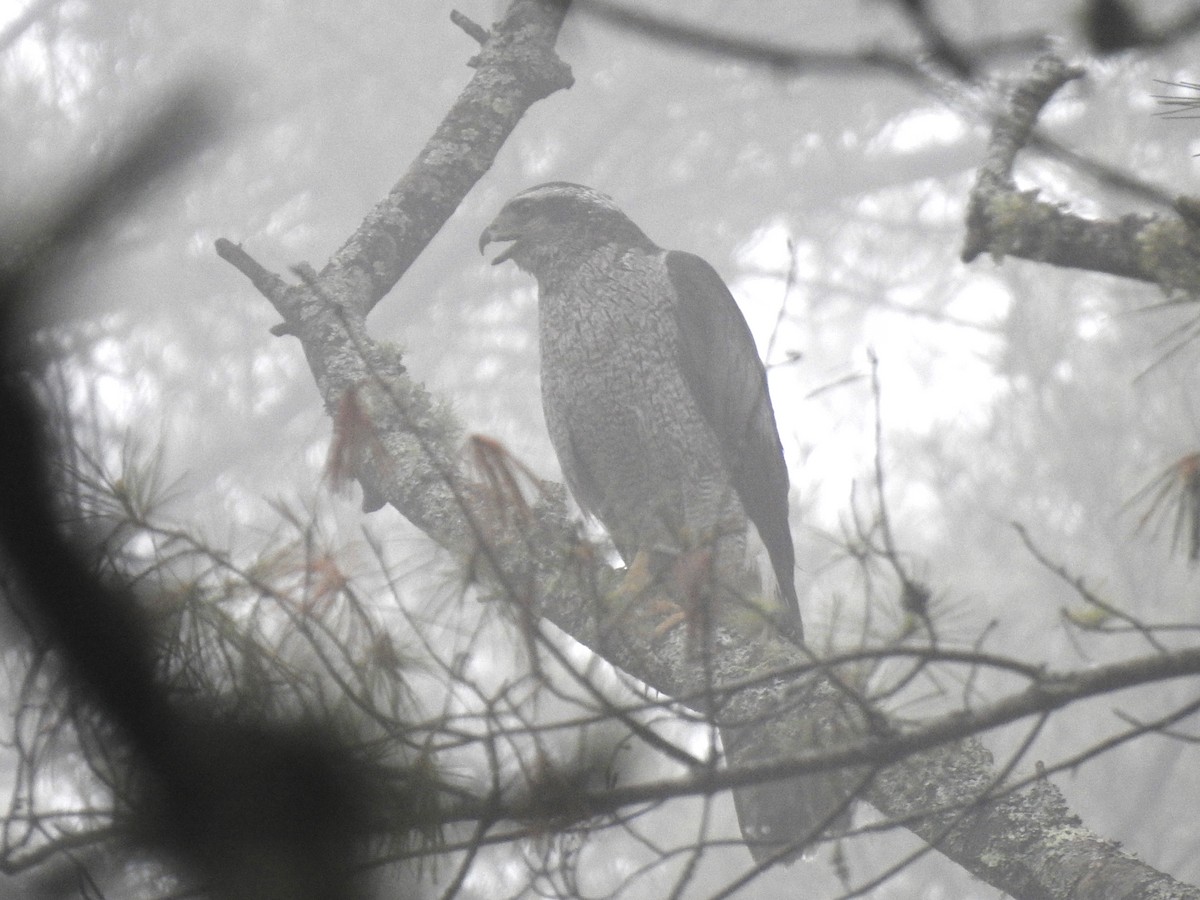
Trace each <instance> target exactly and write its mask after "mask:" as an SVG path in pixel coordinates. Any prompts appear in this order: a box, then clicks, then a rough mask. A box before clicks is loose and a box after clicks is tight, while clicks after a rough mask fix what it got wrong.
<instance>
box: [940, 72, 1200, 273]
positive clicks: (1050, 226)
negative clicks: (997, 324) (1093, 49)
mask: <svg viewBox="0 0 1200 900" xmlns="http://www.w3.org/2000/svg"><path fill="white" fill-rule="evenodd" d="M1082 75H1083V70H1082V69H1079V68H1076V67H1071V66H1068V65H1066V63H1064V62H1063V61H1062V60H1060V59H1058V58H1057V57H1054V56H1047V57H1043V58H1042V59H1041V60H1039V61H1038V63H1037V64H1036V65H1035V66H1034V67H1033V70H1032V71H1031V72H1030V74H1029V76H1028V77H1027V78H1026V79H1025V81H1024V82H1022V83H1021V84H1020V85H1019V86H1018V87H1017V88H1016V90H1015V91H1014V92H1013V95H1012V98H1011V100H1010V103H1009V109H1008V112H1007V114H1006V115H1002V116H999V117H997V119H996V122H995V125H994V127H993V129H992V137H991V142H990V145H989V150H988V155H987V158H986V159H985V161H984V163H983V165H982V166H980V169H979V175H978V177H977V178H976V181H975V186H974V188H973V189H972V191H971V197H970V206H969V211H968V215H967V234H966V238H965V242H964V246H963V251H962V259H963V262H971V261H972V260H974V259H975V258H976V257H977V256H979V255H980V254H981V253H990V254H991V255H992V257H993V258H994V259H996V260H997V261H999V260H1001V259H1003V258H1004V257H1005V256H1017V257H1021V258H1023V259H1030V260H1034V261H1037V262H1045V263H1050V264H1051V265H1056V266H1064V267H1068V268H1075V269H1087V270H1091V271H1094V272H1104V273H1107V274H1110V275H1117V276H1120V277H1122V278H1133V279H1136V280H1138V281H1146V282H1150V283H1153V284H1157V285H1159V286H1160V287H1161V288H1162V289H1163V290H1164V291H1166V292H1168V293H1176V292H1182V293H1187V294H1195V293H1196V292H1197V291H1200V262H1197V260H1200V232H1198V231H1197V229H1196V227H1195V226H1193V225H1192V224H1191V223H1190V222H1188V221H1187V220H1186V219H1172V220H1164V219H1162V218H1159V217H1157V216H1145V215H1133V214H1131V215H1126V216H1122V217H1121V218H1120V219H1118V220H1116V221H1105V220H1096V219H1086V218H1083V217H1082V216H1077V215H1074V214H1073V213H1069V212H1067V211H1066V210H1065V209H1063V208H1062V207H1061V206H1060V205H1058V204H1053V203H1048V202H1046V201H1044V200H1042V199H1040V197H1039V194H1038V192H1037V191H1036V190H1030V191H1019V190H1018V189H1017V187H1016V183H1015V181H1014V179H1013V167H1014V165H1015V163H1016V158H1017V155H1018V153H1020V151H1021V150H1022V149H1024V147H1025V146H1026V145H1027V144H1028V143H1029V142H1030V139H1031V135H1032V132H1033V126H1034V124H1035V123H1036V121H1037V118H1038V116H1039V115H1040V114H1041V111H1042V109H1043V107H1044V106H1045V105H1046V103H1048V102H1049V100H1050V98H1051V97H1052V96H1053V95H1054V94H1055V92H1057V91H1058V89H1059V88H1061V87H1062V86H1063V85H1064V84H1066V83H1067V82H1068V81H1071V80H1073V79H1075V78H1079V77H1081V76H1082ZM1178 203H1179V201H1177V205H1178Z"/></svg>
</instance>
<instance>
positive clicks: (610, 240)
mask: <svg viewBox="0 0 1200 900" xmlns="http://www.w3.org/2000/svg"><path fill="white" fill-rule="evenodd" d="M493 241H510V242H511V243H510V244H509V245H508V247H507V248H506V249H505V250H504V251H503V252H502V253H500V255H499V256H497V257H496V259H495V260H494V262H493V265H496V264H499V263H502V262H505V261H506V260H512V261H513V262H515V263H516V264H517V265H518V266H519V267H520V268H521V269H522V270H523V271H525V272H528V273H530V274H531V275H533V276H534V277H535V278H536V279H537V283H538V318H539V344H540V350H541V373H542V404H543V407H544V411H545V417H546V423H547V426H548V428H549V432H550V438H551V442H552V443H553V445H554V449H555V452H556V454H557V456H558V460H559V463H560V464H561V466H562V470H563V475H564V476H565V478H566V482H567V485H568V487H569V488H570V490H571V492H572V494H573V495H574V497H575V499H576V500H577V501H578V503H579V505H580V507H582V508H583V510H584V511H585V512H587V513H590V514H591V515H594V516H595V517H596V518H597V519H599V520H600V522H601V523H603V525H604V526H605V528H606V530H607V531H608V533H609V535H610V536H611V537H612V540H613V543H614V544H615V545H616V547H617V550H618V552H619V553H620V554H621V556H622V557H623V558H624V560H625V562H626V565H627V574H626V576H625V581H626V582H628V581H630V579H632V578H634V573H635V572H637V573H640V577H641V578H642V579H643V582H648V583H650V584H652V585H653V584H654V582H655V579H658V584H659V585H665V586H667V587H668V588H670V589H671V590H670V591H669V592H668V596H669V595H670V594H671V593H674V595H675V598H677V599H678V601H679V603H678V605H679V606H680V607H682V608H683V609H684V610H685V612H684V615H685V616H686V615H688V612H687V608H688V606H689V605H692V606H695V605H696V595H701V597H702V599H703V602H704V603H705V604H709V605H716V606H720V607H721V610H720V611H722V612H724V611H726V610H728V608H729V607H728V604H731V603H736V604H740V605H741V606H743V607H744V608H746V609H747V610H752V611H754V612H755V614H757V615H758V616H759V617H760V618H761V620H762V621H763V622H764V624H765V625H769V626H770V627H773V628H775V629H777V630H778V631H779V632H780V633H782V634H783V635H784V636H785V637H788V638H790V639H791V640H793V641H795V642H796V643H801V642H802V640H803V630H802V627H801V622H800V606H799V602H798V601H797V598H796V588H795V584H794V573H793V570H794V566H795V557H794V551H793V548H792V538H791V531H790V529H789V526H788V499H787V495H788V471H787V465H786V463H785V461H784V456H783V448H782V445H781V443H780V440H779V433H778V430H777V428H776V425H775V414H774V411H773V409H772V406H771V397H770V394H769V392H768V389H767V376H766V370H765V369H764V367H763V364H762V362H761V360H760V359H759V357H758V351H757V349H756V347H755V344H754V339H753V337H752V335H751V333H750V329H749V327H748V326H747V325H746V321H745V319H744V318H743V317H742V314H741V312H740V311H739V309H738V307H737V304H736V302H735V301H734V299H733V296H732V295H731V294H730V293H729V289H728V288H727V287H726V286H725V283H724V282H723V281H722V280H721V277H720V276H719V275H718V274H717V272H716V270H714V269H713V267H712V266H710V265H709V264H708V263H707V262H705V261H704V260H702V259H701V258H700V257H698V256H694V255H692V254H690V253H683V252H679V251H668V250H663V249H662V248H661V247H659V246H657V245H656V244H655V243H654V242H653V241H651V240H650V239H649V238H648V237H647V236H646V235H645V234H644V233H643V232H642V230H641V229H640V228H638V226H637V225H635V224H634V223H633V222H632V221H631V220H630V219H629V218H628V217H626V216H625V214H624V213H622V212H621V210H620V209H618V208H617V206H616V204H615V203H614V202H613V201H612V200H611V199H610V198H609V197H607V196H605V195H604V194H601V193H599V192H598V191H595V190H592V189H591V188H588V187H584V186H583V185H579V184H571V183H567V182H561V181H556V182H550V183H547V184H542V185H538V186H537V187H533V188H530V189H528V190H526V191H523V192H522V193H519V194H517V195H516V196H515V197H513V198H512V199H511V200H509V201H508V203H506V204H505V205H504V207H503V208H502V209H501V210H500V212H499V214H498V215H497V216H496V218H495V220H494V221H493V222H492V223H491V224H490V225H489V226H488V227H487V228H486V229H485V230H484V232H483V234H482V235H481V236H480V239H479V249H480V252H481V253H482V252H483V251H484V250H485V249H486V247H487V245H488V244H489V243H491V242H493ZM764 549H765V555H766V556H767V557H768V558H769V561H770V568H769V572H768V573H767V576H768V577H767V579H766V583H765V584H764V583H761V582H760V581H759V572H758V571H757V569H756V568H755V567H754V566H753V564H752V560H753V558H754V557H755V556H756V554H757V556H759V557H761V556H762V555H763V553H762V550H764ZM697 573H700V574H699V575H697ZM772 582H773V583H772ZM754 594H757V596H751V597H749V600H750V601H752V602H748V595H754ZM689 595H691V596H689ZM693 614H694V613H693ZM738 731H739V732H742V733H740V734H739V733H737V732H734V731H730V732H728V733H724V732H723V739H724V742H725V748H726V753H727V754H728V755H729V756H730V758H731V759H735V760H738V761H757V760H761V759H763V758H764V757H763V753H764V751H763V750H762V748H761V747H758V746H756V740H757V739H756V737H755V735H754V734H753V731H754V729H739V730H738ZM791 749H795V748H791V747H789V748H788V750H791ZM777 752H778V751H774V750H772V751H770V753H771V754H774V753H777ZM785 752H787V751H785ZM846 796H847V794H846V792H845V791H844V790H843V789H842V788H840V787H839V786H838V785H837V783H836V782H835V781H831V780H830V779H827V778H823V777H822V776H816V777H815V778H814V777H809V778H805V779H795V780H792V781H788V782H784V783H783V784H782V785H779V784H776V785H770V784H767V785H762V786H758V787H751V788H744V789H740V790H738V791H735V792H734V799H735V802H736V806H737V811H738V818H739V821H740V823H741V826H742V833H743V836H744V837H745V838H746V841H747V844H748V845H749V846H750V848H751V850H752V852H754V854H755V857H756V858H758V859H775V858H778V857H779V856H786V855H787V854H788V849H789V848H791V849H793V850H794V849H796V845H797V844H798V843H801V842H804V841H805V840H807V839H809V838H811V837H813V834H812V832H814V831H817V830H820V828H821V827H822V825H824V824H826V823H829V822H830V821H831V820H834V819H837V818H838V813H839V811H844V810H845V808H846V800H845V797H846ZM842 821H844V819H843V820H842ZM833 824H834V825H835V826H836V825H837V824H839V823H838V822H836V821H835V822H834V823H833Z"/></svg>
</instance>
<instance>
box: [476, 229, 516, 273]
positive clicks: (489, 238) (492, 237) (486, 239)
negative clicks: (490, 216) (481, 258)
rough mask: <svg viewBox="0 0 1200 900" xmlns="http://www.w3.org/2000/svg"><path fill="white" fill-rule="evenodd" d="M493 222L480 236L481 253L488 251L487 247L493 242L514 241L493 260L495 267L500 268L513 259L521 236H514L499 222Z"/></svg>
mask: <svg viewBox="0 0 1200 900" xmlns="http://www.w3.org/2000/svg"><path fill="white" fill-rule="evenodd" d="M498 221H499V220H498V219H497V221H496V222H493V223H492V224H491V225H489V226H488V227H487V228H485V229H483V234H481V235H480V236H479V252H480V253H483V252H484V251H485V250H486V249H487V245H488V244H490V243H492V242H493V241H512V243H511V244H509V245H508V246H507V247H506V248H505V249H504V251H503V252H502V253H501V254H500V255H499V256H497V257H496V258H495V259H493V260H492V265H493V266H498V265H500V263H502V262H506V261H508V260H509V259H511V258H512V255H513V251H514V250H516V248H517V239H518V238H519V237H520V235H517V234H514V233H512V232H511V231H508V230H506V229H505V228H503V227H502V226H498V225H497V222H498Z"/></svg>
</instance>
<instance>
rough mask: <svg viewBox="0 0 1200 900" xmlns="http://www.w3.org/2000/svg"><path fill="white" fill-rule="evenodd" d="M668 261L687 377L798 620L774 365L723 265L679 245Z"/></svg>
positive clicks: (786, 474)
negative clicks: (770, 384) (770, 387)
mask: <svg viewBox="0 0 1200 900" xmlns="http://www.w3.org/2000/svg"><path fill="white" fill-rule="evenodd" d="M666 265H667V273H668V275H669V277H670V280H671V284H672V286H673V287H674V289H675V292H676V294H677V295H678V303H677V304H676V311H677V316H678V321H679V332H680V335H681V338H682V347H681V356H682V359H681V363H682V368H683V376H684V379H685V380H686V382H687V384H688V387H689V388H690V389H691V391H692V395H693V396H694V397H695V398H696V402H697V404H698V405H699V406H700V410H701V412H702V413H703V415H704V417H705V419H706V420H707V421H708V424H709V425H710V426H711V427H712V429H713V431H715V432H716V434H717V438H718V440H719V441H720V442H721V453H722V456H723V458H724V460H725V463H726V465H727V466H728V468H729V471H730V480H731V481H732V482H733V488H734V490H735V491H737V494H738V498H739V499H740V500H741V501H742V507H743V508H744V509H745V510H746V515H747V516H749V517H750V520H751V521H752V522H753V523H754V525H755V527H756V528H757V529H758V534H759V537H761V538H762V541H763V543H764V544H765V545H766V547H767V552H768V553H769V554H770V557H771V566H772V568H773V569H774V570H775V576H776V580H777V581H778V582H779V588H780V590H781V591H782V593H783V597H784V600H785V602H786V604H787V606H788V607H789V609H790V610H791V611H792V612H793V613H794V614H795V617H796V623H797V625H798V623H799V617H800V604H799V601H798V600H797V598H796V586H795V581H794V578H795V573H794V568H795V552H794V550H793V549H792V534H791V529H790V528H789V527H788V500H787V493H788V471H787V463H786V462H785V461H784V458H783V445H782V444H781V443H780V440H779V431H778V430H777V429H776V427H775V412H774V410H773V409H772V407H771V397H770V394H769V393H768V392H767V373H766V369H764V368H763V364H762V361H761V360H760V359H759V358H758V349H757V348H756V347H755V345H754V337H753V335H751V334H750V327H749V326H748V325H747V324H746V320H745V319H744V318H743V317H742V313H741V310H739V309H738V307H737V303H736V302H735V301H734V299H733V295H732V294H730V293H729V288H727V287H726V286H725V282H724V281H722V280H721V276H720V275H718V274H717V272H716V270H715V269H714V268H713V267H712V266H710V265H709V264H708V263H706V262H705V261H704V260H702V259H701V258H700V257H698V256H695V255H693V254H691V253H681V252H678V251H674V252H669V253H667V254H666Z"/></svg>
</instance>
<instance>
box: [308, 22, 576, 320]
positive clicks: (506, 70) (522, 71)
mask: <svg viewBox="0 0 1200 900" xmlns="http://www.w3.org/2000/svg"><path fill="white" fill-rule="evenodd" d="M568 6H569V2H568V0H515V2H513V3H512V4H511V6H510V7H509V9H508V12H507V14H506V15H505V16H504V19H503V20H502V21H500V22H498V23H497V24H496V26H495V28H494V29H493V30H492V32H491V35H490V36H489V38H488V40H487V42H486V43H485V44H484V45H483V46H482V48H481V49H480V51H479V55H478V56H477V57H475V58H474V60H473V61H472V65H473V66H474V67H475V76H474V77H473V78H472V79H471V81H470V83H469V84H468V85H467V86H466V88H464V89H463V92H462V93H461V94H460V95H459V97H458V100H457V101H456V102H455V103H454V106H453V107H452V108H451V109H450V111H449V113H447V114H446V117H445V118H444V119H443V120H442V123H441V124H440V125H439V126H438V128H437V130H436V131H435V132H434V134H433V136H432V137H431V138H430V139H429V141H428V143H426V145H425V148H424V149H423V150H422V151H421V153H420V155H419V156H418V157H417V159H416V161H415V162H414V163H413V164H412V166H411V168H410V169H409V170H408V172H407V173H405V175H404V177H403V178H401V179H400V181H399V182H397V183H396V186H395V187H393V188H392V190H391V191H390V192H389V193H388V195H387V197H385V198H384V199H383V200H382V201H381V202H380V203H379V204H378V205H376V207H375V208H374V209H373V210H372V211H371V212H370V213H369V214H368V215H367V217H366V218H365V219H364V220H363V223H362V224H361V225H360V226H359V227H358V230H356V231H355V232H354V234H352V235H351V236H350V239H349V240H347V241H346V243H345V244H343V245H342V247H341V248H340V249H339V250H338V251H337V252H336V253H335V254H334V255H333V258H332V259H330V261H329V263H328V265H326V266H325V268H324V269H323V270H322V271H321V273H320V280H321V283H322V284H323V285H330V284H331V283H341V282H346V283H347V284H348V285H349V286H352V287H353V293H354V295H355V296H356V297H358V298H361V300H360V302H361V303H362V304H363V305H362V307H361V310H362V312H364V313H366V312H368V311H369V310H370V309H371V307H373V306H374V305H375V304H376V303H377V302H379V300H380V299H381V298H382V297H383V296H384V295H385V294H386V293H387V292H388V291H390V290H391V289H392V287H393V286H394V285H395V284H396V282H397V281H398V280H399V279H400V278H401V276H403V275H404V273H405V272H407V271H408V267H409V266H410V265H412V263H413V260H415V259H416V258H417V256H418V255H420V253H421V251H422V250H424V249H425V245H426V244H428V243H429V241H430V240H432V239H433V236H434V235H435V234H437V232H438V230H439V229H440V228H441V227H442V225H443V224H444V223H445V221H446V220H447V219H448V218H450V215H451V214H452V213H453V212H454V210H455V209H457V208H458V204H459V203H460V202H461V201H462V198H463V197H464V196H466V194H467V192H468V191H469V190H470V189H471V188H472V187H474V185H475V182H476V181H478V180H479V179H480V177H482V176H483V174H484V173H485V172H486V171H487V170H488V169H489V168H491V165H492V160H493V159H495V157H496V153H497V152H498V151H499V150H500V147H501V146H502V145H503V144H504V141H505V140H507V138H508V136H509V134H511V133H512V130H513V129H514V128H516V126H517V122H518V121H520V119H521V116H523V115H524V114H525V111H526V110H527V109H528V108H529V107H530V106H532V105H533V104H534V103H536V102H537V101H538V100H541V99H542V98H544V97H547V96H549V95H550V94H552V93H554V92H555V91H558V90H561V89H563V88H568V87H570V86H571V84H572V77H571V70H570V69H569V68H568V67H567V66H566V65H565V64H564V63H563V62H562V61H561V60H560V59H559V58H558V57H557V56H556V55H555V54H554V42H555V39H556V38H557V36H558V30H559V27H560V26H561V25H562V20H563V17H564V16H565V15H566V12H567V7H568Z"/></svg>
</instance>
